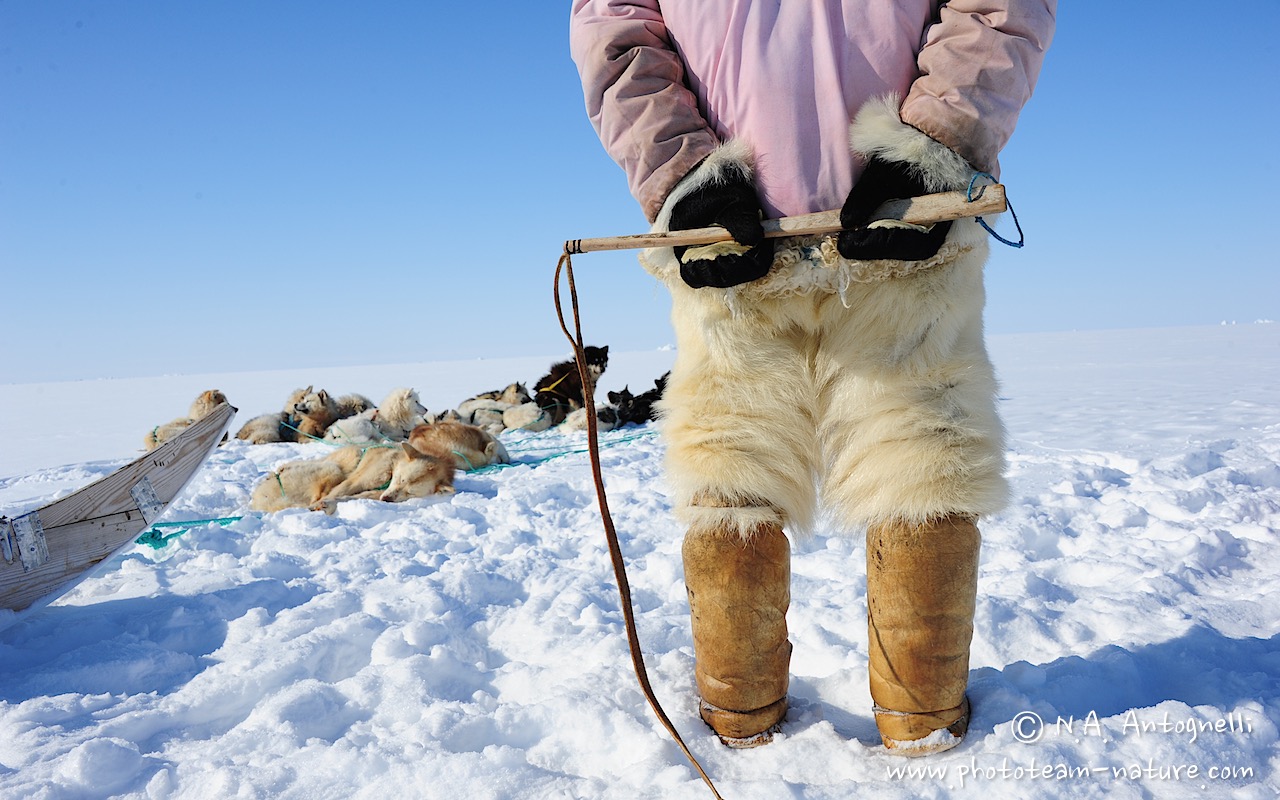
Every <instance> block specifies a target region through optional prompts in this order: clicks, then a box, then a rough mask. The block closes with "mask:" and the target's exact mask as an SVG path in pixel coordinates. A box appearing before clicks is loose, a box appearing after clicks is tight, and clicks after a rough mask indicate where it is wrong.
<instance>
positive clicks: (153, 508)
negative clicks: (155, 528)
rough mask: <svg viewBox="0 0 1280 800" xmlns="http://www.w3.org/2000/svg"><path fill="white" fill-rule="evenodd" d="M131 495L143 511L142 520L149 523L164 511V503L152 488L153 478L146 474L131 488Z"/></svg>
mask: <svg viewBox="0 0 1280 800" xmlns="http://www.w3.org/2000/svg"><path fill="white" fill-rule="evenodd" d="M129 496H130V497H132V498H133V502H135V503H137V504H138V510H139V511H141V512H142V521H143V522H145V523H147V524H148V525H150V524H151V523H152V521H153V520H155V518H156V517H158V516H160V514H162V513H163V512H164V503H161V502H160V498H158V497H156V490H155V489H154V488H152V486H151V480H150V479H149V478H148V477H147V476H146V475H143V476H142V480H140V481H138V482H137V483H135V484H134V485H133V488H132V489H130V490H129Z"/></svg>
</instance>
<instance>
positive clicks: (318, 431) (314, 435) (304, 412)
mask: <svg viewBox="0 0 1280 800" xmlns="http://www.w3.org/2000/svg"><path fill="white" fill-rule="evenodd" d="M338 414H339V408H338V401H337V400H335V399H334V398H333V397H332V396H331V395H330V394H329V393H328V392H326V391H325V390H324V389H321V390H320V391H318V392H317V391H314V390H313V387H311V386H308V387H307V390H306V393H305V394H303V395H302V398H301V399H300V400H298V402H296V403H294V404H293V420H294V427H295V428H297V433H298V441H300V442H308V441H315V440H317V439H321V438H323V437H324V434H325V431H327V430H329V426H330V425H332V424H333V423H335V422H337V421H338Z"/></svg>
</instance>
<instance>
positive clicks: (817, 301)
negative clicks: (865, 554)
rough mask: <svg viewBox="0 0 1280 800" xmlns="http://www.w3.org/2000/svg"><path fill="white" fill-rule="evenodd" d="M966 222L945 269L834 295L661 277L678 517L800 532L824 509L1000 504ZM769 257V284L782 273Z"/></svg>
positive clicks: (868, 511) (899, 512)
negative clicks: (669, 325) (670, 346)
mask: <svg viewBox="0 0 1280 800" xmlns="http://www.w3.org/2000/svg"><path fill="white" fill-rule="evenodd" d="M971 227H972V228H973V229H974V230H975V231H976V226H975V225H974V223H972V222H971V221H966V222H960V223H956V224H955V226H954V227H953V230H952V232H951V233H952V235H951V236H950V237H949V239H948V245H946V246H945V247H944V251H943V252H942V253H940V256H941V258H940V259H939V260H940V262H941V263H938V264H937V265H935V266H931V267H929V268H927V269H921V270H919V271H916V272H914V273H911V274H909V275H906V276H905V277H888V278H885V279H880V280H876V281H871V282H847V283H846V285H845V286H844V287H843V291H841V292H832V291H823V290H821V289H818V290H814V291H807V292H804V291H802V292H793V291H788V292H782V293H777V294H774V293H771V292H768V291H764V292H758V291H753V290H752V288H751V286H752V285H747V286H746V287H740V290H738V289H735V290H727V292H728V293H729V294H726V290H717V289H696V290H695V289H691V288H689V287H688V286H687V285H685V284H684V283H683V282H681V281H680V280H679V279H678V278H674V279H670V278H673V277H674V276H671V275H670V273H669V272H667V275H668V279H667V280H665V281H664V282H665V283H666V284H667V286H668V287H669V288H670V290H671V293H672V322H673V326H674V329H675V336H676V344H677V355H676V361H675V364H674V367H673V369H672V372H671V376H670V378H669V379H668V382H667V387H666V391H665V394H664V396H663V399H662V401H661V404H660V406H659V408H660V411H661V423H660V424H661V429H662V432H663V435H664V438H665V440H666V444H667V457H666V466H667V474H668V478H669V481H670V483H671V484H672V488H673V490H674V493H675V497H674V504H675V507H676V510H677V513H678V514H679V515H680V516H681V517H682V519H683V521H684V522H686V523H687V524H689V525H690V526H692V527H700V528H703V527H716V528H726V527H727V528H728V529H731V530H737V531H738V532H739V533H741V534H742V535H744V536H748V535H750V534H751V533H752V532H753V531H754V530H755V529H757V528H758V526H760V525H762V524H779V525H783V526H785V527H787V528H788V530H790V531H791V532H792V534H793V535H796V534H804V533H806V532H808V531H810V530H812V526H813V522H814V515H815V508H816V507H817V505H818V503H819V502H821V503H822V504H823V505H824V506H826V507H827V508H828V509H829V510H830V511H832V512H834V514H835V515H836V517H837V522H838V524H841V525H843V526H845V528H846V529H847V530H848V532H852V531H853V530H856V529H859V528H861V527H863V526H866V525H868V524H875V523H882V522H887V521H902V522H907V523H922V522H926V521H929V520H934V519H937V518H940V517H943V516H946V515H948V514H957V513H958V514H973V515H977V516H982V515H986V514H991V513H994V512H996V511H998V510H999V509H1000V508H1001V507H1002V506H1003V504H1004V503H1005V499H1006V495H1007V487H1006V483H1005V479H1004V467H1005V462H1004V441H1003V439H1004V435H1003V430H1002V427H1001V424H1000V421H999V418H998V416H997V414H996V408H995V397H996V381H995V376H994V371H993V368H992V365H991V362H990V360H989V359H988V357H987V353H986V346H985V343H984V341H983V327H982V309H983V305H984V301H985V295H984V289H983V278H982V272H983V265H984V263H985V261H986V258H987V252H988V247H987V244H986V240H985V238H984V237H982V235H981V233H980V232H978V233H977V234H976V235H975V234H974V233H972V232H971V231H970V230H968V229H969V228H971ZM957 234H960V235H957ZM958 240H963V241H962V245H963V246H957V242H958ZM779 249H780V251H781V250H782V245H780V247H779ZM649 252H650V254H651V255H653V254H655V251H649ZM669 252H670V251H669V250H668V251H666V253H669ZM867 263H879V262H867ZM777 264H778V262H775V268H774V273H775V274H771V275H770V276H769V277H767V278H765V279H763V282H764V283H766V284H768V283H775V284H777V283H779V282H780V281H785V280H786V276H785V275H778V274H776V273H777V272H778V271H779V267H778V266H777ZM647 266H650V268H651V271H654V272H655V274H659V276H660V277H661V276H662V275H661V273H663V272H666V270H663V269H656V270H655V269H653V268H652V265H647ZM735 293H736V294H735ZM727 300H728V301H729V302H726V301H727Z"/></svg>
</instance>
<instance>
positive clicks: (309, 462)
mask: <svg viewBox="0 0 1280 800" xmlns="http://www.w3.org/2000/svg"><path fill="white" fill-rule="evenodd" d="M453 475H454V463H453V459H452V458H451V457H444V458H441V457H438V456H434V455H428V454H425V453H422V452H420V451H418V450H416V449H414V448H413V447H410V446H409V445H408V444H407V443H405V442H401V443H399V444H387V445H367V446H360V445H347V446H345V447H341V448H339V449H337V450H335V451H333V452H332V453H330V454H329V455H327V456H325V457H324V458H317V459H306V460H302V461H290V462H288V463H286V464H283V465H282V466H281V467H280V468H279V469H277V470H276V471H275V472H273V473H271V474H270V475H268V476H267V477H265V478H263V479H262V481H261V482H260V483H259V484H258V485H257V486H256V487H255V488H254V490H253V495H252V497H251V498H250V500H249V507H250V508H252V509H253V510H254V511H265V512H272V511H281V510H283V509H286V508H309V509H311V510H312V511H324V512H326V513H329V514H332V513H333V512H334V510H335V508H336V506H337V504H338V502H339V501H342V500H353V499H357V498H370V499H377V500H382V501H384V502H387V503H398V502H401V501H404V500H408V499H410V498H414V497H428V496H430V495H433V494H452V493H453V491H454V488H453Z"/></svg>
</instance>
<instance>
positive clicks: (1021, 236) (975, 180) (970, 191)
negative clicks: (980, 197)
mask: <svg viewBox="0 0 1280 800" xmlns="http://www.w3.org/2000/svg"><path fill="white" fill-rule="evenodd" d="M978 178H986V179H988V180H989V181H991V182H992V183H995V182H996V179H995V176H994V175H992V174H991V173H989V172H975V173H974V175H973V177H972V178H970V179H969V189H968V191H967V192H965V199H967V200H968V201H969V202H971V203H972V202H973V200H974V195H973V190H974V188H975V185H976V184H977V183H978ZM982 185H983V186H985V185H986V184H982ZM976 188H979V189H981V188H982V187H981V186H977V187H976ZM979 194H981V192H979ZM1005 204H1006V205H1007V206H1009V213H1010V214H1012V215H1013V225H1014V227H1016V228H1017V229H1018V241H1016V242H1011V241H1009V240H1008V239H1006V238H1004V237H1003V236H1001V235H1000V234H998V233H996V232H995V231H994V230H992V229H991V226H990V225H988V224H987V221H986V220H984V219H983V218H982V217H974V220H976V221H977V223H978V224H979V225H981V226H982V228H983V230H985V231H986V232H987V233H989V234H991V235H992V236H993V237H995V239H996V241H998V242H1000V243H1002V244H1007V245H1009V246H1010V247H1022V246H1023V245H1025V244H1026V243H1027V236H1026V234H1024V233H1023V232H1022V225H1021V224H1020V223H1019V222H1018V212H1016V211H1014V210H1013V203H1010V202H1009V198H1008V195H1007V194H1006V196H1005Z"/></svg>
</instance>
